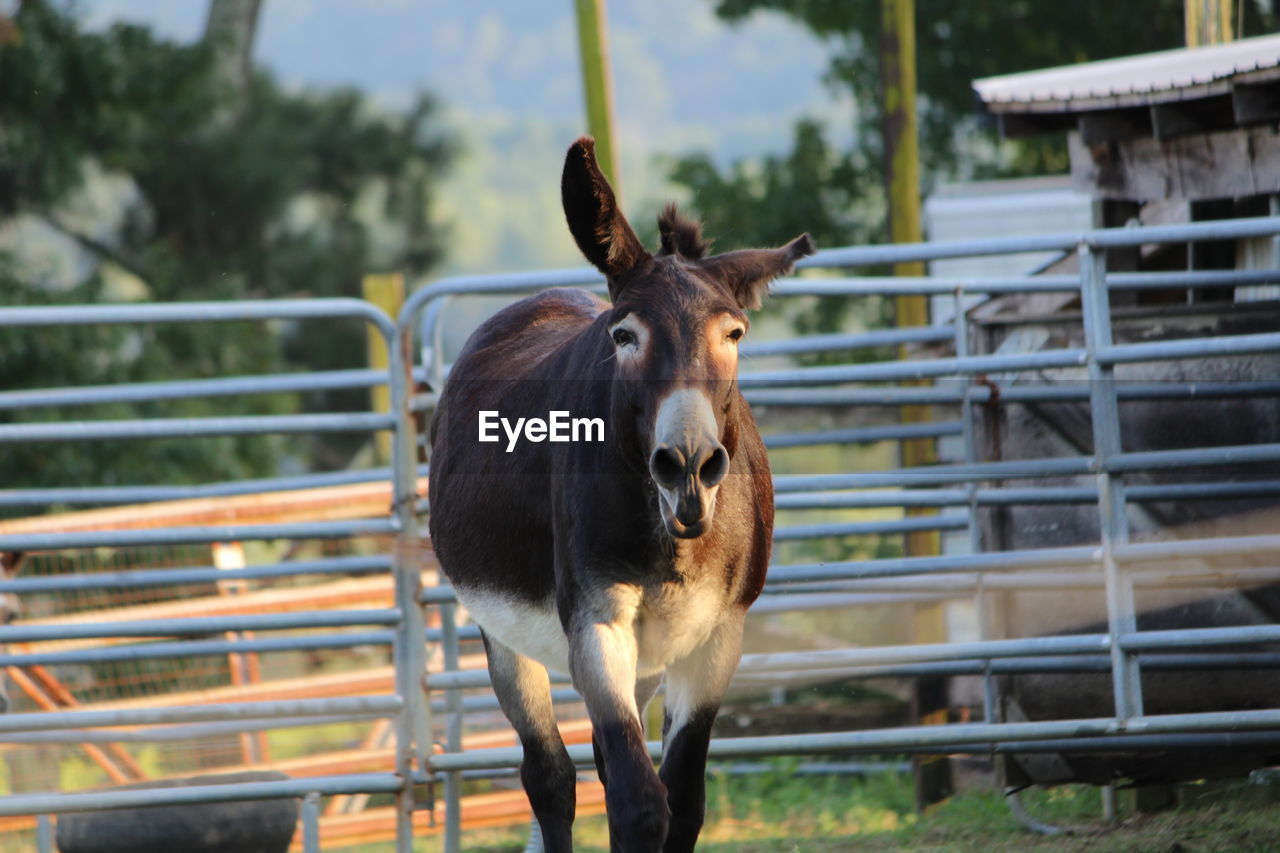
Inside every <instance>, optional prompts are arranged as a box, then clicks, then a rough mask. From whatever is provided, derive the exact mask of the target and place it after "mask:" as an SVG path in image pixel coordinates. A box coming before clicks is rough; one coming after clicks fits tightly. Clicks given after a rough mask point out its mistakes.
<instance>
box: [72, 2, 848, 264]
mask: <svg viewBox="0 0 1280 853" xmlns="http://www.w3.org/2000/svg"><path fill="white" fill-rule="evenodd" d="M79 7H80V8H81V9H82V10H83V11H84V14H85V16H86V20H87V21H88V22H89V24H90V25H91V26H105V25H107V24H109V23H110V22H112V21H114V20H119V19H127V20H130V21H137V22H142V23H147V24H149V25H150V26H152V27H153V28H154V29H156V30H157V31H159V32H161V33H163V34H165V35H167V36H170V37H172V38H175V39H180V40H191V39H194V38H196V37H198V35H199V34H200V32H201V30H202V28H203V25H204V16H205V13H206V8H207V0H167V2H164V3H157V2H155V0H80V2H79ZM608 12H609V34H610V39H611V43H612V57H613V71H614V84H615V103H616V112H617V122H618V125H619V128H618V133H619V137H620V140H621V149H622V179H623V185H624V186H623V189H624V198H625V202H626V207H627V210H628V211H629V212H631V213H632V214H633V215H638V212H642V211H643V212H648V213H651V212H653V211H655V210H656V209H657V207H658V206H659V204H660V203H661V200H662V199H663V198H665V195H666V193H667V188H666V187H664V186H662V185H661V173H662V171H661V168H660V167H659V166H658V165H657V164H656V163H655V158H658V157H663V156H666V157H671V156H676V155H679V154H684V153H688V152H691V151H694V150H701V151H706V152H709V153H711V154H712V155H713V156H714V157H715V158H716V159H717V160H719V161H721V162H726V161H728V160H731V159H736V158H739V157H744V156H755V155H759V154H762V153H766V152H771V151H781V150H783V149H784V148H785V147H786V145H787V144H788V142H789V139H790V128H791V125H792V123H793V122H794V120H795V118H797V117H798V116H800V115H804V114H810V115H815V116H817V117H818V118H819V119H822V120H824V121H826V122H827V123H828V124H829V126H830V127H831V128H832V130H833V131H835V132H836V133H837V134H838V135H839V136H840V137H842V138H847V136H848V133H849V129H850V128H851V127H852V106H851V105H850V104H848V103H847V102H846V103H834V102H833V100H832V96H831V94H830V92H829V91H827V90H826V89H825V87H824V86H823V85H822V83H821V79H820V78H821V75H822V73H823V70H824V68H825V67H826V63H827V58H828V53H827V50H826V49H825V48H824V46H823V45H821V44H820V43H818V42H816V41H815V40H814V39H813V38H812V37H811V36H810V35H808V34H807V33H806V32H805V31H803V30H802V29H801V28H800V27H798V26H796V25H794V24H792V23H791V22H790V21H789V20H788V19H786V18H783V17H782V16H779V15H758V16H756V17H754V18H752V19H751V20H750V21H748V22H746V23H745V24H744V25H741V26H736V27H730V26H728V25H726V24H724V23H722V22H721V21H719V20H718V19H717V18H716V17H715V16H714V14H713V12H712V4H711V3H710V2H709V0H612V2H610V3H609V4H608ZM576 38H577V31H576V27H575V23H574V18H573V3H572V0H536V2H530V0H483V2H467V3H460V2H457V0H324V2H319V3H317V2H310V0H266V2H265V7H264V12H263V17H262V20H261V22H260V26H259V31H258V39H257V43H256V48H255V59H256V60H257V61H258V62H259V63H262V64H264V65H266V66H267V67H269V68H271V69H272V71H273V72H274V73H275V74H276V75H277V76H278V77H279V78H280V79H282V80H283V81H285V82H287V83H290V84H294V85H298V86H306V87H331V86H355V87H358V88H360V89H363V90H365V91H367V92H370V93H372V94H374V95H375V96H376V97H377V98H378V99H379V100H380V101H382V102H383V103H386V104H387V105H388V106H397V105H400V104H404V103H407V102H408V100H409V97H410V96H411V94H412V93H413V92H414V91H416V90H419V89H424V88H425V89H428V90H430V91H433V92H435V93H437V94H438V95H439V96H440V97H441V98H442V99H443V100H444V101H445V102H446V103H447V104H448V106H449V110H448V112H449V114H450V116H451V117H452V119H453V121H454V124H455V126H456V127H458V129H459V131H460V133H461V136H462V139H463V141H464V149H463V157H462V158H461V160H460V162H459V163H458V165H457V167H456V173H455V175H454V177H453V179H452V180H451V181H450V182H449V185H448V186H447V187H446V188H445V191H444V193H443V197H442V198H441V199H439V204H440V205H441V208H442V209H443V210H444V211H445V212H447V214H448V215H449V217H450V218H451V219H452V220H453V222H454V223H455V235H454V240H453V243H452V246H451V251H450V254H449V258H448V260H447V261H446V265H445V269H446V271H449V272H463V271H465V272H485V271H496V270H511V269H526V268H535V267H548V266H562V265H566V264H567V265H577V264H579V263H581V261H580V259H579V258H578V256H577V253H576V250H575V249H574V247H573V244H572V242H571V241H570V239H569V237H568V234H567V233H566V232H565V230H564V227H563V224H562V219H561V217H560V215H559V209H558V206H559V198H558V188H557V186H558V178H559V169H560V162H561V157H562V156H563V152H564V149H565V148H566V147H567V145H568V143H569V142H570V141H572V139H573V138H574V137H576V136H577V135H578V134H579V133H581V132H583V130H584V125H585V120H584V119H583V117H582V114H583V111H582V104H581V94H580V80H579V76H578V54H577V41H576Z"/></svg>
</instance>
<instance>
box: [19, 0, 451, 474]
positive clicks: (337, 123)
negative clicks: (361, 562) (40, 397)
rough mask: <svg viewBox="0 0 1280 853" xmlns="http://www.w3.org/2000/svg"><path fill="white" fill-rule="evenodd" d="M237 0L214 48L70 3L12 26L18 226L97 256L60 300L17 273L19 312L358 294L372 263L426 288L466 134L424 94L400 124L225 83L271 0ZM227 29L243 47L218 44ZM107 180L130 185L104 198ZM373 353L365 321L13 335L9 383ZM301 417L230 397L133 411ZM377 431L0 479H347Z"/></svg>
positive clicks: (351, 95)
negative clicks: (446, 194) (296, 474)
mask: <svg viewBox="0 0 1280 853" xmlns="http://www.w3.org/2000/svg"><path fill="white" fill-rule="evenodd" d="M224 4H227V0H214V5H213V7H211V9H210V24H209V38H208V39H206V40H205V42H203V43H199V44H194V45H182V44H175V43H172V42H168V41H165V40H162V39H158V38H156V37H154V36H153V35H152V34H151V33H150V32H149V31H148V30H147V29H145V28H142V27H138V26H132V25H123V24H117V25H114V26H112V27H111V28H110V29H108V30H106V31H105V32H101V33H91V32H86V31H84V30H82V29H81V27H80V24H79V22H78V20H77V19H76V17H75V15H74V14H73V12H72V11H69V10H68V8H67V7H64V6H62V5H60V4H55V3H52V2H48V0H26V2H24V3H23V4H22V5H21V6H20V8H19V10H18V12H17V13H16V14H15V15H14V16H13V17H12V19H11V20H10V21H8V22H7V26H6V27H0V114H2V115H3V123H2V124H0V225H3V224H4V223H5V222H6V221H16V220H19V219H22V220H24V221H28V222H30V221H38V222H41V223H44V224H46V225H47V226H49V227H51V228H54V229H56V230H57V231H58V232H61V233H62V234H63V235H65V236H66V237H68V238H70V239H72V240H74V241H75V242H76V243H78V244H79V246H80V247H81V248H83V249H84V250H85V251H86V252H87V253H88V256H89V257H90V258H92V259H93V260H94V263H93V264H92V265H91V269H90V271H89V273H88V274H87V275H85V276H84V277H83V280H82V281H80V282H79V283H76V284H75V285H74V286H72V287H70V289H66V288H65V287H64V289H63V290H62V292H60V293H58V294H53V293H50V292H49V286H48V284H47V283H42V282H41V281H40V280H38V278H37V276H36V274H35V273H34V272H32V270H30V269H29V268H27V267H26V266H24V265H22V264H17V263H15V262H13V261H12V259H11V260H10V261H9V262H8V263H2V264H0V290H3V291H4V292H3V294H2V295H0V298H2V299H3V302H4V304H14V303H17V302H39V303H48V302H53V301H60V302H69V303H76V302H97V301H109V300H120V299H125V298H133V299H138V298H142V299H146V300H156V301H171V300H196V299H235V298H259V297H285V296H288V297H306V296H340V295H342V296H358V295H359V281H360V277H361V275H362V274H364V273H365V272H368V271H370V270H372V269H398V270H403V271H405V272H406V273H407V274H409V275H411V276H416V275H420V274H422V273H423V272H424V271H425V270H426V269H428V268H429V267H430V266H431V265H433V264H434V263H436V262H437V261H438V259H439V258H440V256H441V252H442V239H443V231H442V228H441V226H439V225H438V224H437V223H436V222H435V221H434V220H433V219H432V217H431V215H430V204H431V199H432V195H433V192H434V188H435V185H436V183H437V181H438V180H439V179H440V176H441V174H442V172H443V170H444V169H445V168H446V167H447V165H448V163H449V161H450V156H451V141H450V138H449V137H448V136H447V135H446V134H445V133H444V132H443V131H442V129H441V125H442V122H441V119H440V118H439V115H438V110H437V108H436V104H435V102H434V100H433V99H432V98H430V97H429V96H426V95H422V96H420V97H419V98H418V99H417V100H416V102H414V103H413V104H412V105H411V106H410V107H409V108H408V109H407V110H405V111H403V112H401V113H396V114H387V113H383V112H379V111H377V110H375V109H374V108H373V107H372V106H371V105H370V104H369V103H368V102H367V101H366V100H365V98H364V97H363V96H362V95H360V94H359V93H358V92H355V91H345V90H339V91H329V92H323V93H307V92H304V93H296V92H293V91H286V90H284V89H283V88H282V87H281V86H280V85H279V84H277V83H276V82H275V81H274V80H273V79H272V78H271V77H270V75H268V74H267V73H265V72H263V71H261V70H257V71H256V72H255V73H254V74H252V75H251V76H249V77H247V78H244V80H243V86H241V85H240V84H234V85H228V81H232V82H233V83H234V76H233V75H232V76H228V75H227V73H226V72H225V71H224V72H223V73H220V72H219V70H218V69H219V67H220V66H219V65H218V56H219V51H220V50H230V51H232V58H233V60H234V61H231V63H230V65H224V66H222V67H224V69H225V68H226V67H235V65H236V63H237V62H239V61H240V60H239V59H236V57H240V58H241V59H243V58H247V56H248V51H249V41H247V38H251V33H252V20H251V19H250V18H246V17H244V14H245V10H246V9H247V8H248V7H253V8H252V9H251V10H250V11H252V12H254V13H256V7H257V5H258V4H257V3H248V4H244V3H242V2H240V0H231V2H230V4H229V5H230V6H236V5H238V6H239V7H240V9H239V12H240V17H239V18H236V16H235V15H232V16H231V23H229V24H227V23H226V22H225V21H224V23H223V24H217V23H216V19H217V18H218V13H217V9H218V7H219V6H220V5H224ZM232 11H233V12H234V11H235V10H232ZM246 23H247V24H248V25H249V26H248V30H247V32H248V33H249V34H250V35H249V36H245V32H246V30H245V27H244V25H245V24H246ZM227 27H229V28H230V31H231V32H232V34H233V36H234V35H235V33H239V34H240V35H239V36H236V37H230V36H225V37H224V35H219V33H225V32H227ZM224 38H225V40H224ZM237 39H238V40H237ZM224 59H225V56H224ZM104 176H105V177H106V178H108V179H110V180H109V181H104V180H103V178H104ZM107 183H110V184H111V185H112V186H113V187H115V189H114V190H113V191H111V192H107V191H106V190H104V185H105V184H107ZM121 184H123V185H124V187H125V189H124V190H121V189H120V186H121ZM103 195H107V196H109V197H110V204H112V205H114V206H115V211H114V214H115V215H114V218H115V219H118V225H117V226H116V227H110V228H106V227H104V224H103V217H101V216H96V217H95V216H93V215H85V213H84V210H83V208H84V207H86V204H85V198H86V197H87V196H92V197H94V198H95V199H100V198H101V197H102V196H103ZM363 353H364V326H363V325H362V324H360V323H358V322H351V323H332V322H327V323H325V324H323V326H321V325H320V324H318V323H294V324H277V325H273V326H272V327H270V331H269V332H266V333H264V326H262V325H261V324H257V325H244V324H221V325H206V326H157V327H147V328H144V329H138V330H133V331H129V332H122V331H119V330H96V331H95V330H92V329H81V330H77V331H75V332H72V331H62V330H41V331H39V332H36V331H30V332H27V331H11V332H5V333H4V336H3V340H2V341H0V388H4V389H6V390H12V389H18V388H37V387H50V386H59V385H68V384H79V383H81V382H84V381H95V382H96V381H101V382H112V381H143V380H146V379H160V378H164V379H174V378H186V377H200V376H213V375H224V376H225V375H236V374H253V373H269V372H274V371H282V370H314V369H325V368H329V367H335V366H341V367H353V366H357V365H359V364H361V363H362V361H363ZM90 354H91V357H90ZM89 362H91V363H89ZM93 377H97V378H93ZM366 405H367V394H366V393H365V392H346V393H331V394H321V395H315V396H313V397H312V398H311V399H308V400H306V401H304V402H303V406H304V407H305V408H307V409H325V410H332V409H334V408H353V407H357V406H359V407H364V406H366ZM297 406H298V403H297V402H296V401H292V400H289V399H276V398H271V397H247V398H224V399H222V400H212V401H190V402H183V403H176V404H163V405H161V404H155V405H151V406H144V407H134V408H132V409H129V410H128V411H125V410H123V409H122V410H121V411H120V412H118V413H115V416H140V415H142V414H157V413H159V412H163V413H164V414H166V415H176V414H194V413H199V412H214V411H216V412H221V413H224V414H242V413H250V412H258V411H280V410H285V409H289V408H296V407H297ZM82 416H83V411H82V410H70V411H50V410H34V411H32V412H30V413H26V412H5V413H3V417H5V418H7V419H10V420H18V419H21V420H49V419H54V418H72V417H82ZM365 439H366V437H365V436H363V435H359V436H331V437H326V438H325V439H323V441H320V440H317V441H316V442H314V443H312V444H311V445H308V446H304V447H299V446H297V445H294V444H289V445H285V444H284V443H283V442H278V441H277V442H272V441H268V440H265V439H256V440H245V441H243V442H239V443H237V446H236V449H235V452H234V453H230V454H229V453H228V448H227V447H226V446H222V445H219V444H218V443H217V442H198V443H192V444H191V447H193V448H199V451H198V452H199V453H200V454H201V458H200V459H199V460H192V459H186V458H178V457H179V456H181V454H178V456H173V455H169V454H166V453H163V452H147V453H140V454H138V456H137V458H133V457H125V456H121V455H120V453H119V448H106V447H85V448H79V449H78V451H77V458H78V464H77V465H76V466H75V467H74V468H73V469H72V470H68V471H57V472H55V471H54V470H53V469H51V468H49V467H48V466H47V465H45V464H37V463H36V462H35V460H34V459H33V458H32V457H31V456H29V455H25V454H4V455H2V456H0V479H2V480H3V481H4V482H5V484H6V486H8V487H15V486H35V485H71V484H75V483H90V482H95V483H102V482H184V481H198V480H208V479H218V478H221V477H232V476H242V475H247V474H269V473H273V472H274V471H275V470H276V469H277V467H278V464H277V463H278V461H279V460H278V459H275V456H276V454H282V453H283V452H284V450H285V448H286V447H288V448H289V450H290V452H291V453H292V454H293V455H294V456H295V457H300V458H301V459H300V461H302V462H303V463H304V464H307V463H315V464H319V465H321V466H323V467H329V468H336V467H341V466H343V465H346V464H347V463H348V462H349V460H350V457H351V455H352V453H353V452H354V451H355V450H356V449H357V448H358V447H359V445H360V444H361V443H363V442H364V440H365ZM251 445H252V446H255V447H257V448H259V449H250V446H251ZM143 446H144V447H145V448H148V449H153V445H152V443H150V442H148V443H146V444H145V445H143ZM262 448H269V450H263V449H262ZM189 452H196V451H189ZM15 457H16V458H15ZM308 457H309V458H308ZM126 458H127V459H128V464H127V466H126V465H124V464H123V461H124V460H125V459H126ZM273 460H274V461H273Z"/></svg>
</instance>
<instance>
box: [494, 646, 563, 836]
mask: <svg viewBox="0 0 1280 853" xmlns="http://www.w3.org/2000/svg"><path fill="white" fill-rule="evenodd" d="M481 637H483V638H484V647H485V651H486V652H487V653H488V660H489V677H490V678H491V679H492V680H493V692H494V693H496V694H497V696H498V704H499V705H501V706H502V711H503V713H505V714H506V715H507V719H508V720H510V721H511V725H512V727H513V728H515V730H516V734H518V735H519V736H520V744H521V746H523V747H524V761H523V762H521V764H520V781H521V782H522V783H524V790H525V793H527V794H528V795H529V805H530V806H532V807H533V814H534V818H535V819H536V820H537V822H538V826H539V828H540V829H541V831H542V844H543V847H542V849H545V850H546V851H547V853H572V851H573V813H574V809H575V807H576V805H577V802H576V800H577V788H576V783H577V771H576V770H575V769H574V766H573V761H572V760H571V759H570V758H569V753H568V751H567V750H566V749H565V748H564V741H563V740H562V739H561V738H560V729H559V727H558V726H557V725H556V715H555V710H554V708H553V707H552V705H551V681H550V679H549V678H548V676H547V670H546V667H544V666H542V664H540V663H538V662H537V661H534V660H530V659H529V658H527V657H524V656H523V655H521V654H517V653H516V652H514V651H512V650H511V649H509V648H507V647H506V646H504V645H503V644H502V643H500V642H498V641H497V640H495V639H494V638H493V637H490V636H489V635H488V634H487V633H483V632H482V633H481Z"/></svg>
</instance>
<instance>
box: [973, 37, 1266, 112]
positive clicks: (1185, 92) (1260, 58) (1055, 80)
mask: <svg viewBox="0 0 1280 853" xmlns="http://www.w3.org/2000/svg"><path fill="white" fill-rule="evenodd" d="M1278 76H1280V34H1276V35H1269V36H1258V37H1256V38H1248V39H1240V40H1239V41H1234V42H1228V43H1227V44H1219V45H1212V46H1208V47H1195V48H1180V49H1178V50H1164V51H1160V52H1159V53H1147V54H1142V55H1141V56H1126V57H1121V58H1119V59H1104V60H1102V61H1100V62H1085V63H1081V64H1079V65H1066V66H1062V67H1061V68H1047V69H1044V70H1042V71H1027V72H1023V73H1019V74H1005V75H1003V76H1000V77H987V78H984V79H982V80H975V81H974V83H973V88H974V90H975V91H976V92H977V93H978V97H979V98H981V99H982V101H983V103H985V104H986V105H987V107H988V109H990V110H991V111H992V112H1072V111H1076V110H1080V109H1110V108H1116V107H1133V106H1145V105H1148V104H1155V103H1167V102H1170V101H1180V100H1187V99H1189V98H1203V97H1211V96H1213V95H1219V94H1225V93H1227V92H1229V91H1230V90H1231V85H1232V83H1233V82H1236V83H1240V82H1246V79H1247V81H1248V82H1255V81H1256V82H1261V81H1262V80H1269V79H1274V78H1276V77H1278Z"/></svg>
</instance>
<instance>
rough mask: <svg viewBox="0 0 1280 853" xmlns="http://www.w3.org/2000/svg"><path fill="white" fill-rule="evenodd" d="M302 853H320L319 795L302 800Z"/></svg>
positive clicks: (311, 794) (313, 793) (311, 795)
mask: <svg viewBox="0 0 1280 853" xmlns="http://www.w3.org/2000/svg"><path fill="white" fill-rule="evenodd" d="M302 853H320V795H319V794H318V793H316V792H315V791H312V792H311V793H310V794H307V795H306V796H305V797H303V798H302Z"/></svg>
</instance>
